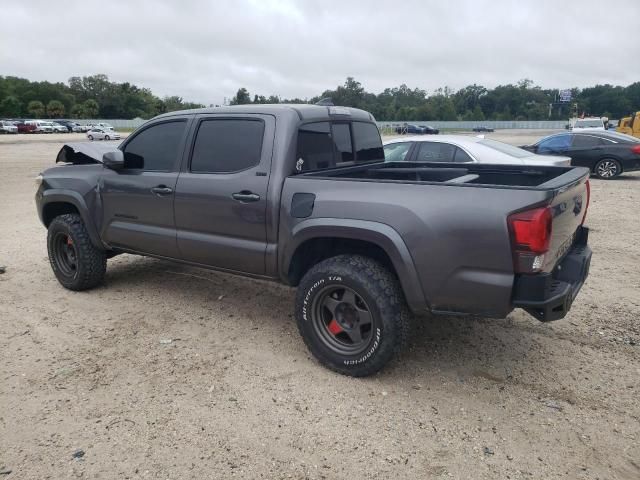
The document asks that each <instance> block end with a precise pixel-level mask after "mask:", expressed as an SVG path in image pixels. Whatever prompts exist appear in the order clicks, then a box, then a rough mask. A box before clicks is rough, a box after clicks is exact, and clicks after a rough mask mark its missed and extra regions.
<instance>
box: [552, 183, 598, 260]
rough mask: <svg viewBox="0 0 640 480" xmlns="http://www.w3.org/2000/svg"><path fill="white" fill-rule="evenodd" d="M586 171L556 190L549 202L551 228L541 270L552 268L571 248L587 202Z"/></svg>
mask: <svg viewBox="0 0 640 480" xmlns="http://www.w3.org/2000/svg"><path fill="white" fill-rule="evenodd" d="M588 181H589V175H588V173H587V174H586V175H584V176H583V177H582V178H580V179H579V180H578V181H576V182H572V183H571V184H569V185H567V186H564V187H561V188H559V189H558V190H557V191H556V194H555V196H554V197H553V200H552V201H551V203H550V205H549V206H550V207H551V213H552V230H551V242H550V245H549V252H548V253H547V255H546V256H545V262H544V267H543V269H542V270H543V271H545V272H549V271H551V270H553V268H554V267H555V266H556V264H557V263H558V262H559V261H560V260H562V258H563V257H564V256H565V255H566V254H567V252H568V251H569V250H570V249H571V246H572V245H573V244H574V242H575V239H576V230H577V229H578V227H579V226H580V225H581V224H582V220H583V218H584V215H585V213H586V210H587V206H588V204H589V185H588Z"/></svg>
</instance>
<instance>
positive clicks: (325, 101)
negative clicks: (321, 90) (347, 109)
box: [316, 97, 334, 107]
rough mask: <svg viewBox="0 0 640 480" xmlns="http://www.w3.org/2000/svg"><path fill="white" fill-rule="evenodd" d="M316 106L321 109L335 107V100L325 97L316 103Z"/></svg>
mask: <svg viewBox="0 0 640 480" xmlns="http://www.w3.org/2000/svg"><path fill="white" fill-rule="evenodd" d="M316 105H320V106H321V107H333V106H334V105H333V100H332V99H331V97H324V98H323V99H322V100H320V101H319V102H317V103H316Z"/></svg>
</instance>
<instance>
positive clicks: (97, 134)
mask: <svg viewBox="0 0 640 480" xmlns="http://www.w3.org/2000/svg"><path fill="white" fill-rule="evenodd" d="M87 138H88V139H89V140H120V134H119V133H118V132H116V131H115V130H103V129H102V128H92V129H91V130H89V131H88V132H87Z"/></svg>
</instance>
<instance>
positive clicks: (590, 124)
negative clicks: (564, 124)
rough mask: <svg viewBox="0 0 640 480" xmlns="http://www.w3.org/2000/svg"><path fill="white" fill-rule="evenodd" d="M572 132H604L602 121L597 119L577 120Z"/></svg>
mask: <svg viewBox="0 0 640 480" xmlns="http://www.w3.org/2000/svg"><path fill="white" fill-rule="evenodd" d="M572 130H573V131H574V132H588V131H597V130H600V131H604V130H605V128H604V121H603V120H602V119H601V118H597V117H593V118H578V119H577V120H576V123H574V124H573V128H572Z"/></svg>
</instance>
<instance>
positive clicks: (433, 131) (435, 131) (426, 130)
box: [422, 125, 440, 135]
mask: <svg viewBox="0 0 640 480" xmlns="http://www.w3.org/2000/svg"><path fill="white" fill-rule="evenodd" d="M422 129H423V131H422V133H424V134H425V135H438V134H439V133H440V130H438V129H437V128H433V127H430V126H429V125H422Z"/></svg>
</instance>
